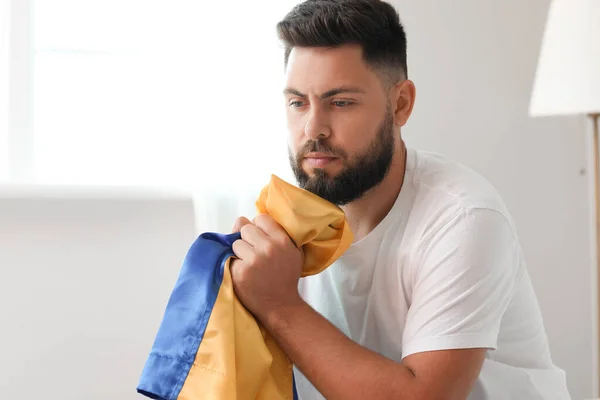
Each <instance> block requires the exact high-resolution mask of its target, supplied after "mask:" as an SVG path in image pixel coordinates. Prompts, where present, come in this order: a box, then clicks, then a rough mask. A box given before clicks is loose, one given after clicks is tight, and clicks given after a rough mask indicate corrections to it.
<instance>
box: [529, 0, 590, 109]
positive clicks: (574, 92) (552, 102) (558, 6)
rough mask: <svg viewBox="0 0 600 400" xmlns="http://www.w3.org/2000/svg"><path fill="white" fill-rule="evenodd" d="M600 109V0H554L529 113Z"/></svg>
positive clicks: (547, 22)
mask: <svg viewBox="0 0 600 400" xmlns="http://www.w3.org/2000/svg"><path fill="white" fill-rule="evenodd" d="M598 112H600V0H553V1H552V3H551V4H550V9H549V11H548V20H547V21H546V28H545V31H544V38H543V42H542V46H541V51H540V55H539V60H538V66H537V73H536V76H535V82H534V85H533V92H532V96H531V103H530V105H529V114H530V115H532V116H545V115H559V114H587V113H598Z"/></svg>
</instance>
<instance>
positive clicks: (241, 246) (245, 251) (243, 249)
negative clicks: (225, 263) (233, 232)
mask: <svg viewBox="0 0 600 400" xmlns="http://www.w3.org/2000/svg"><path fill="white" fill-rule="evenodd" d="M231 248H232V250H233V253H234V254H235V256H236V257H237V258H239V259H240V260H245V261H250V260H251V259H252V257H253V256H254V251H253V249H252V246H251V245H250V244H249V243H248V242H246V241H245V240H242V239H238V240H236V241H235V242H233V245H232V246H231Z"/></svg>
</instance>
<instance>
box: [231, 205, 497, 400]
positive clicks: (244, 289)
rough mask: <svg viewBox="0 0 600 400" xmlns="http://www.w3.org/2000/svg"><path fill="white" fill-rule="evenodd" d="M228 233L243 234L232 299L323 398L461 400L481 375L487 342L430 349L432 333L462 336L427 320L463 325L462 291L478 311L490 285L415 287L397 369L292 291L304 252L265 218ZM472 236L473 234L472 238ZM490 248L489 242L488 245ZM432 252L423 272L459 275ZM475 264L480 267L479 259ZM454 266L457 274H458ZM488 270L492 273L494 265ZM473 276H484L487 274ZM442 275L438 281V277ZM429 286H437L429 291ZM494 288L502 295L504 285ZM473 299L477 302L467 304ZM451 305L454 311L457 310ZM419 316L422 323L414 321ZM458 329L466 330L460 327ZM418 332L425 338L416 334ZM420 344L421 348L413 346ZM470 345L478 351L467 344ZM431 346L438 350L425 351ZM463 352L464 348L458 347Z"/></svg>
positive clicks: (442, 254)
mask: <svg viewBox="0 0 600 400" xmlns="http://www.w3.org/2000/svg"><path fill="white" fill-rule="evenodd" d="M461 229H462V228H460V229H459V231H460V230H461ZM234 230H240V231H241V234H242V239H241V240H238V241H236V242H235V243H234V245H233V250H234V252H235V254H236V256H237V257H238V259H237V260H234V261H233V262H232V264H231V274H232V281H233V285H234V289H235V291H236V294H237V295H238V297H239V299H240V301H241V302H242V303H243V304H244V305H245V306H246V307H247V308H248V309H249V310H250V311H251V312H252V313H253V314H254V315H255V317H256V318H257V319H258V320H260V321H261V323H263V325H264V326H265V327H266V328H267V330H269V332H270V333H271V335H272V336H273V337H274V338H275V340H277V341H278V343H279V345H280V346H281V348H282V349H283V350H284V352H285V353H286V354H287V355H288V357H289V358H290V359H291V360H292V361H293V362H294V364H296V365H297V366H298V368H299V369H300V370H301V371H302V372H303V373H304V374H305V376H306V377H307V378H308V379H309V380H310V381H311V383H312V384H313V385H314V386H315V387H316V388H317V389H318V390H319V391H320V392H321V393H322V394H323V395H324V396H325V397H327V398H328V399H334V400H335V399H344V400H345V399H354V398H356V399H364V398H376V399H387V398H394V399H410V400H415V399H416V400H420V399H465V398H467V396H468V394H469V392H470V391H471V388H472V386H473V384H474V381H475V379H476V378H477V376H478V374H479V371H480V370H481V366H482V364H483V360H484V358H485V353H486V348H487V347H488V342H489V341H481V342H479V341H474V339H476V338H475V337H473V336H472V335H468V336H469V337H468V339H469V340H468V341H467V343H465V342H464V341H462V342H454V344H449V343H448V342H447V340H448V337H447V336H444V335H441V336H440V338H441V340H445V341H446V342H445V344H444V345H441V346H440V345H439V343H435V340H437V339H436V338H437V337H436V336H433V337H432V336H431V335H432V332H433V334H435V332H436V331H437V330H438V329H443V330H444V331H445V333H448V332H449V333H451V334H454V335H453V336H452V338H453V339H455V340H462V339H464V337H463V336H461V335H456V333H461V332H454V331H453V329H454V327H453V326H447V325H446V324H445V323H442V322H440V323H439V324H440V326H439V327H437V326H436V327H434V326H432V325H431V323H432V322H429V321H430V319H429V318H431V317H432V315H435V314H439V313H438V312H436V311H435V310H441V309H442V308H444V309H445V310H444V311H445V313H444V316H445V317H444V319H448V318H449V316H450V315H452V316H453V318H456V319H460V318H463V319H464V317H465V315H466V313H468V312H469V310H467V309H463V307H464V306H465V304H464V302H462V301H456V300H457V297H455V296H460V294H461V293H463V294H464V293H465V291H466V292H468V293H470V295H469V296H464V295H463V296H462V298H466V297H468V298H469V300H471V302H470V303H469V304H472V305H473V307H475V308H477V309H480V307H479V306H480V305H481V304H482V303H481V302H479V303H478V301H479V299H480V297H481V298H483V296H488V293H489V292H488V289H489V287H488V285H487V284H486V285H480V284H479V278H474V279H476V280H475V281H473V282H472V281H471V280H470V279H464V283H462V284H461V283H460V282H459V283H458V284H457V281H456V279H445V280H444V282H442V284H440V285H438V282H435V283H429V284H426V283H427V278H426V279H424V280H423V281H420V282H419V285H418V290H419V292H420V293H422V294H419V295H418V296H417V297H415V298H414V299H413V302H414V304H413V306H414V307H412V309H413V311H412V313H411V312H409V314H411V315H409V318H408V319H409V321H408V322H407V324H409V325H407V326H406V327H405V333H404V336H405V339H407V340H408V342H407V345H408V347H407V349H406V351H408V352H409V355H408V356H407V357H405V358H404V360H403V361H402V363H396V362H394V361H392V360H389V359H387V358H385V357H383V356H381V355H379V354H376V353H373V352H371V351H369V350H367V349H365V348H363V347H361V346H360V345H358V344H356V343H354V342H353V341H352V340H350V339H349V338H348V337H346V336H345V335H344V334H343V333H341V332H340V331H339V330H337V328H335V327H334V326H333V325H332V324H330V323H329V322H328V321H327V320H326V319H325V318H324V317H322V316H321V315H319V314H318V313H317V312H315V311H314V310H313V309H312V308H311V307H310V306H308V305H307V304H306V303H305V302H304V301H303V300H302V299H301V298H300V296H299V294H298V289H297V286H298V280H299V278H300V274H301V269H302V263H303V256H302V252H301V250H299V249H298V248H296V247H295V245H294V244H293V243H292V242H291V240H290V238H289V237H288V236H287V233H286V232H285V230H283V228H281V227H280V226H279V225H278V224H277V223H276V222H275V221H273V220H272V219H271V218H270V217H269V216H267V215H262V216H259V217H258V218H256V220H255V222H254V223H251V222H250V221H248V220H246V219H240V220H238V221H237V222H236V226H235V227H234ZM452 233H454V232H452ZM452 236H454V235H451V237H452ZM478 236H479V235H477V234H474V235H472V237H473V238H477V237H478ZM458 242H460V243H458ZM458 242H457V243H456V244H455V245H456V246H459V249H462V248H465V249H470V248H472V247H473V245H475V247H478V246H479V245H478V244H477V243H479V240H478V239H477V241H476V242H477V243H474V244H469V243H466V242H464V241H462V240H458ZM493 242H494V241H493V240H492V241H491V242H490V243H493ZM479 247H481V249H480V250H479V251H480V252H481V253H484V254H488V250H489V249H488V248H487V246H479ZM433 248H434V249H438V250H435V251H433V252H432V253H431V254H427V255H425V259H426V260H427V262H426V265H424V266H422V267H421V268H424V269H426V270H428V269H429V268H434V269H437V268H442V269H448V270H449V271H450V273H451V274H455V273H456V272H457V271H454V270H453V269H452V268H448V267H449V266H450V265H449V264H448V262H447V260H448V258H449V257H448V254H449V253H448V248H447V246H441V245H439V244H436V245H435V246H433ZM452 254H456V255H458V256H459V259H460V260H461V263H464V261H465V260H468V259H469V257H464V254H463V252H462V251H455V252H453V253H452ZM489 254H490V255H491V256H492V257H496V255H497V254H496V253H494V252H491V253H489ZM486 257H487V256H486ZM440 260H444V261H443V262H441V261H440ZM477 262H478V263H479V260H477ZM453 265H454V264H453ZM455 265H458V264H455ZM456 268H458V270H459V271H458V272H460V268H459V267H456ZM490 269H492V270H495V269H496V267H490ZM427 272H428V273H426V274H425V276H427V277H429V276H431V275H433V276H436V277H438V278H439V277H440V273H436V274H430V273H429V272H430V271H427ZM477 273H478V274H484V275H489V274H488V273H486V272H485V271H479V272H477ZM441 276H442V277H444V274H443V273H442V274H441ZM453 276H454V278H456V277H457V276H456V275H453ZM452 282H454V283H452ZM461 282H462V281H461ZM433 284H435V285H438V286H440V287H432V285H433ZM489 284H490V285H495V281H494V280H490V281H489ZM445 285H453V286H452V287H451V288H450V289H448V288H446V289H444V290H445V291H444V292H440V291H441V290H442V289H441V287H443V286H445ZM473 285H475V286H477V290H471V289H472V286H473ZM496 286H498V285H496ZM498 287H499V288H500V289H503V286H498ZM425 288H429V289H425ZM470 288H471V289H470ZM424 289H425V292H423V290H424ZM429 292H435V293H436V296H435V298H434V299H431V298H430V296H429V295H428V293H429ZM473 293H475V294H477V296H478V297H477V298H473V297H472V296H473ZM473 300H475V301H473ZM490 302H492V303H494V308H501V307H500V306H498V307H496V306H495V304H496V303H498V304H499V301H498V300H496V299H495V298H493V299H492V300H490ZM484 303H485V301H484ZM457 307H458V308H459V310H458V311H456V310H455V309H456V308H457ZM502 307H503V306H502ZM481 310H484V312H486V313H487V312H489V313H490V319H491V320H492V322H493V324H494V325H495V324H496V322H495V321H497V320H498V319H497V317H496V316H495V315H497V312H496V311H495V310H494V309H491V308H488V307H484V308H481ZM498 312H500V311H498ZM492 314H493V315H492ZM418 316H423V318H417V317H418ZM390 318H393V316H390ZM471 320H473V321H475V322H477V321H478V319H472V318H470V319H469V321H471ZM452 322H453V321H452ZM456 327H459V324H456ZM463 328H464V329H470V325H469V324H466V325H464V324H463ZM463 328H461V329H463ZM457 329H458V328H457ZM423 330H426V331H427V332H429V333H427V334H425V333H423V334H422V333H420V332H421V331H423ZM407 332H409V334H408V336H407ZM399 334H400V333H399ZM488 336H490V337H493V336H494V335H493V334H489V332H486V337H488ZM415 338H417V340H416V339H415ZM419 339H420V340H421V341H420V344H419V345H415V343H417V342H419ZM422 339H427V341H428V343H429V344H428V345H427V346H425V347H428V348H421V347H422V344H423V342H422ZM415 340H416V341H415ZM473 343H482V345H481V346H479V345H477V346H473V345H472V344H473ZM443 346H451V347H445V348H453V349H452V350H444V347H443ZM490 346H491V345H490ZM436 347H437V348H439V349H440V350H437V351H428V350H431V349H433V348H436ZM465 347H469V348H470V349H464V348H465ZM405 354H406V353H405Z"/></svg>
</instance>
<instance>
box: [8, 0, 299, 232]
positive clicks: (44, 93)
mask: <svg viewBox="0 0 600 400" xmlns="http://www.w3.org/2000/svg"><path fill="white" fill-rule="evenodd" d="M296 3H297V1H296V0H278V1H276V2H272V1H244V0H237V1H227V2H201V1H197V0H169V1H165V0H161V1H157V0H102V1H98V0H96V1H93V0H35V1H34V7H33V10H34V11H33V13H34V15H33V18H34V19H33V26H34V51H35V57H34V76H33V79H34V82H33V87H34V91H33V104H34V108H33V126H34V141H33V142H34V149H33V164H34V165H33V168H32V171H33V180H34V181H35V182H39V183H44V184H86V185H89V184H98V185H151V186H156V185H158V186H175V187H177V188H184V189H189V190H191V191H193V192H194V193H195V197H196V204H197V207H198V221H197V222H198V229H199V230H200V231H205V230H219V231H223V230H229V229H230V228H231V225H232V224H233V222H234V220H235V217H237V216H238V215H241V214H246V215H247V216H248V217H252V216H253V215H254V208H253V203H254V200H255V198H256V196H257V195H258V192H259V190H260V189H261V188H262V186H263V185H265V184H267V183H268V181H269V179H270V174H272V173H274V174H277V175H279V176H280V177H282V178H284V179H286V180H291V179H292V175H291V173H290V172H289V167H288V165H287V151H286V146H287V132H286V128H285V119H284V115H285V114H284V102H283V98H282V95H281V90H282V88H283V86H282V78H283V49H282V48H281V46H280V44H279V43H278V41H277V38H276V34H275V25H276V23H277V21H279V20H280V19H281V18H282V17H283V16H284V15H285V13H286V12H287V11H289V9H290V8H291V7H292V6H293V5H294V4H296ZM0 149H1V148H0Z"/></svg>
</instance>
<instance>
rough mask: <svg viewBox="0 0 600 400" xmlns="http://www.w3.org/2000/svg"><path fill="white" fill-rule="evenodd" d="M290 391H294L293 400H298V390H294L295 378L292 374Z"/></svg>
mask: <svg viewBox="0 0 600 400" xmlns="http://www.w3.org/2000/svg"><path fill="white" fill-rule="evenodd" d="M292 389H293V390H294V400H298V389H296V377H295V376H294V373H292Z"/></svg>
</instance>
